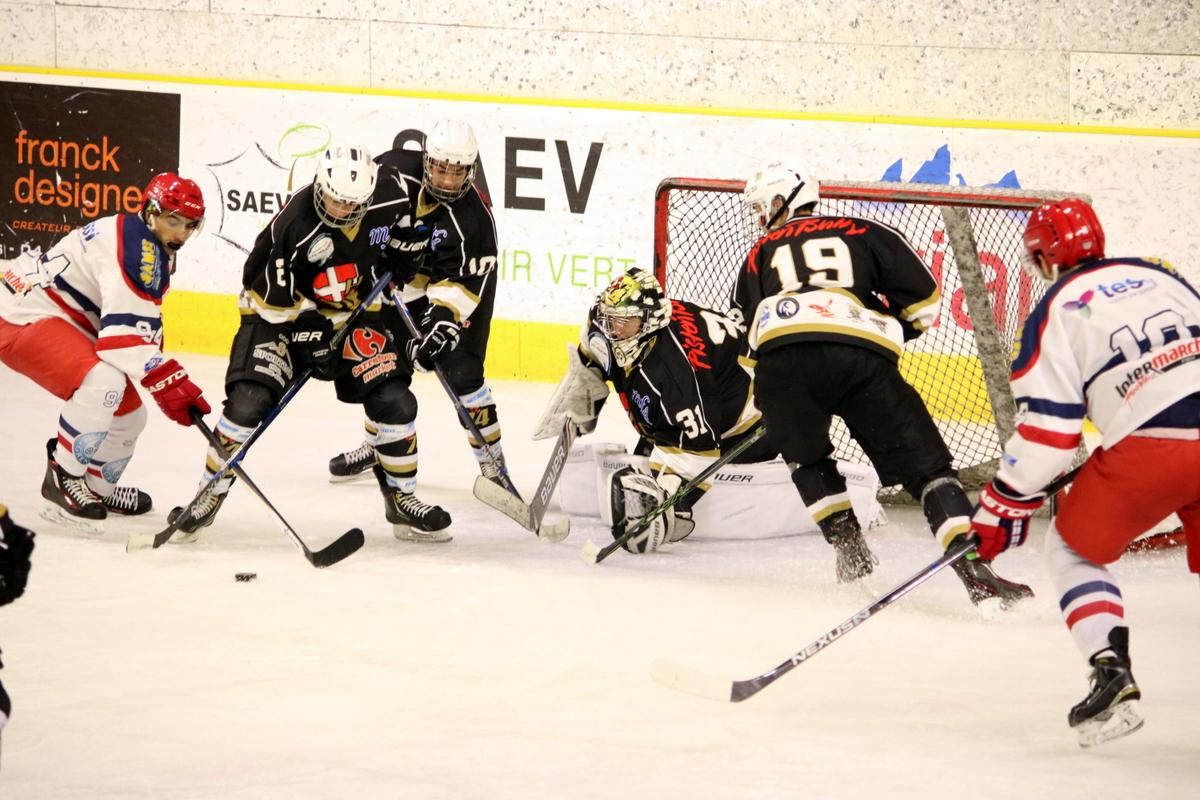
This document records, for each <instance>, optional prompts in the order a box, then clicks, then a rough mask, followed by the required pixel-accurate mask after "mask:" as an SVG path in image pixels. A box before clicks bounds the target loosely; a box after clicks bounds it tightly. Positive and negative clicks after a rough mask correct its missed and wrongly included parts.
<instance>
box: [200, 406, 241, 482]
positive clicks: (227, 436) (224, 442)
mask: <svg viewBox="0 0 1200 800" xmlns="http://www.w3.org/2000/svg"><path fill="white" fill-rule="evenodd" d="M253 430H254V426H252V425H251V426H247V425H238V424H237V423H236V422H233V421H231V420H230V419H229V417H227V416H225V415H224V414H222V415H221V419H220V420H218V421H217V429H216V431H215V432H216V434H217V438H218V439H220V440H221V450H217V448H215V447H213V446H212V445H209V448H208V450H207V451H206V452H205V454H204V477H203V478H201V480H200V483H201V485H204V484H205V483H207V482H208V481H210V480H212V479H213V476H215V475H216V474H217V473H218V472H220V471H221V468H222V467H223V466H224V465H225V459H226V458H228V457H229V454H230V453H232V452H233V451H234V450H236V449H237V448H238V446H239V445H240V444H241V443H242V442H244V441H246V440H247V439H249V438H250V434H251V432H253ZM232 485H233V475H232V474H229V475H226V476H225V477H224V478H221V480H219V481H217V483H216V485H214V486H213V494H225V493H226V492H228V491H229V487H230V486H232Z"/></svg>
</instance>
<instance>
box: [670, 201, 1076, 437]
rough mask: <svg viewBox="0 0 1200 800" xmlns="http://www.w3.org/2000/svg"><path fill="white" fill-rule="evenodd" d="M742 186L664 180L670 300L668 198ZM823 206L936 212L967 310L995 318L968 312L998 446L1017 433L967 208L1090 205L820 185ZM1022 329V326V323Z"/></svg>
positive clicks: (1006, 356) (1005, 355)
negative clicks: (843, 203) (898, 206)
mask: <svg viewBox="0 0 1200 800" xmlns="http://www.w3.org/2000/svg"><path fill="white" fill-rule="evenodd" d="M745 185H746V183H745V181H742V180H727V179H718V178H666V179H665V180H663V181H661V182H660V183H659V184H658V188H657V189H656V190H655V195H654V272H655V275H656V276H657V277H658V280H659V282H660V283H661V284H662V286H663V289H664V291H665V292H666V293H667V294H668V295H670V293H671V286H670V276H669V274H668V263H667V261H668V256H669V246H670V243H671V242H670V239H669V236H670V228H669V224H670V212H671V203H670V200H671V193H672V192H675V191H692V192H718V193H727V194H735V193H736V194H740V193H741V192H742V191H743V189H744V188H745ZM820 196H821V199H822V200H848V201H854V200H858V201H874V202H880V203H904V204H912V205H925V206H936V207H937V208H938V211H939V213H940V214H941V218H942V222H943V224H944V226H945V231H946V234H947V243H948V245H949V248H950V250H951V251H952V254H953V257H954V260H955V263H956V264H957V267H958V274H959V280H960V281H961V284H962V288H963V294H964V296H965V298H966V301H967V304H968V308H970V309H981V308H987V309H989V310H992V312H993V313H989V314H979V313H976V312H975V311H972V312H971V314H970V317H971V322H972V333H973V336H974V341H975V349H976V355H977V356H978V358H979V360H980V363H981V366H982V373H983V378H984V384H985V387H986V390H987V395H988V401H989V403H990V404H991V407H992V413H993V416H994V418H995V421H996V431H997V435H998V438H999V441H1000V442H1001V444H1003V443H1004V442H1005V441H1007V440H1008V438H1009V437H1010V436H1011V435H1012V434H1013V431H1014V430H1015V416H1016V404H1015V402H1014V399H1013V395H1012V389H1011V387H1010V385H1009V373H1010V353H1009V352H1007V351H1006V349H1005V346H1004V344H1003V341H1002V338H1001V336H1000V333H999V331H998V329H997V327H996V324H995V321H994V319H993V315H994V308H993V306H994V303H993V302H992V298H991V295H990V294H989V292H988V288H987V282H986V279H985V277H984V274H983V268H982V265H981V264H980V260H979V250H978V245H977V242H976V237H975V232H974V229H973V227H972V225H971V220H970V215H969V213H968V210H969V209H970V208H997V209H1009V210H1017V211H1032V210H1033V209H1035V208H1037V207H1038V206H1040V205H1041V204H1042V203H1045V202H1047V201H1051V200H1064V199H1067V198H1071V197H1076V198H1081V199H1083V200H1086V201H1088V202H1091V197H1090V196H1089V195H1087V194H1085V193H1082V192H1061V191H1034V190H1027V189H1006V188H1002V187H972V186H948V185H942V184H924V183H899V182H885V181H878V182H870V181H845V180H825V179H821V180H820ZM1021 322H1022V323H1023V322H1024V320H1021Z"/></svg>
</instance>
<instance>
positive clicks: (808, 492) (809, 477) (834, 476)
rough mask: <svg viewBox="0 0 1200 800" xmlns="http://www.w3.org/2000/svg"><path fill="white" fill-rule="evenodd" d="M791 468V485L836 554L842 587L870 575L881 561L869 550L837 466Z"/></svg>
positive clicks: (824, 463)
mask: <svg viewBox="0 0 1200 800" xmlns="http://www.w3.org/2000/svg"><path fill="white" fill-rule="evenodd" d="M790 466H792V483H794V484H796V489H797V490H798V491H799V492H800V498H801V499H802V500H803V501H804V505H805V507H806V508H807V509H808V513H809V514H811V515H812V518H813V521H814V522H816V523H817V526H818V527H819V528H820V529H821V535H823V536H824V537H825V541H827V542H829V543H830V544H832V545H833V547H834V550H835V551H836V552H837V565H836V567H835V572H836V574H837V579H838V581H839V582H840V583H848V582H850V581H856V580H858V579H859V578H864V577H866V576H867V575H870V574H871V572H872V570H873V569H874V568H875V565H876V564H878V563H879V559H878V558H876V557H875V554H874V553H872V552H871V549H870V548H869V547H867V541H866V539H864V538H863V533H862V527H861V526H860V525H859V524H858V518H857V517H856V516H855V515H854V508H853V507H852V506H851V505H850V493H849V492H848V491H847V490H846V478H845V477H844V476H843V475H842V473H840V472H838V468H837V463H835V462H834V461H833V460H832V459H829V458H825V459H822V460H821V461H818V462H817V463H816V464H810V465H808V466H803V467H800V466H795V465H790Z"/></svg>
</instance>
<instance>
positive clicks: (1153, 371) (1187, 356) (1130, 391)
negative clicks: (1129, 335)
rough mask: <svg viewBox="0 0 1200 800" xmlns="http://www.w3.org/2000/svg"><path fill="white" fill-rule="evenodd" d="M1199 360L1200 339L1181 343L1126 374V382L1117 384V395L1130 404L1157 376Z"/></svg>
mask: <svg viewBox="0 0 1200 800" xmlns="http://www.w3.org/2000/svg"><path fill="white" fill-rule="evenodd" d="M1198 358H1200V339H1188V340H1187V341H1186V342H1180V343H1179V344H1176V345H1174V346H1173V347H1170V348H1168V349H1167V350H1165V351H1163V352H1161V353H1159V354H1157V355H1156V356H1154V358H1152V359H1150V361H1149V362H1147V363H1144V364H1139V365H1138V366H1136V367H1134V368H1133V369H1131V370H1129V371H1128V372H1126V373H1125V378H1124V380H1122V381H1121V382H1120V383H1118V384H1117V394H1118V395H1120V396H1121V397H1122V398H1123V399H1124V400H1125V401H1126V402H1128V401H1129V400H1131V399H1132V398H1133V396H1134V395H1135V394H1137V393H1138V392H1139V391H1141V390H1142V388H1143V387H1145V386H1146V384H1148V383H1150V381H1152V380H1154V378H1156V377H1157V376H1159V375H1161V374H1163V373H1164V372H1170V371H1171V370H1173V369H1175V368H1176V367H1181V366H1183V365H1184V364H1187V363H1189V362H1192V361H1195V360H1196V359H1198Z"/></svg>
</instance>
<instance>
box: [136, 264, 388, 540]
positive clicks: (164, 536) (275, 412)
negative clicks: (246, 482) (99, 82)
mask: <svg viewBox="0 0 1200 800" xmlns="http://www.w3.org/2000/svg"><path fill="white" fill-rule="evenodd" d="M391 282H392V273H390V272H385V273H383V275H381V276H380V277H379V280H378V281H376V282H375V285H374V286H372V287H371V291H370V292H368V293H367V296H366V297H365V298H363V301H362V302H361V303H359V304H358V306H357V307H356V308H355V309H354V310H353V311H351V312H350V315H349V316H348V317H346V323H345V324H344V325H343V326H342V329H341V330H339V331H338V332H337V333H336V334H334V337H333V339H332V340H331V341H330V345H331V346H332V347H333V349H335V350H336V349H337V347H338V346H339V345H340V344H341V343H342V340H343V339H344V338H346V336H347V335H348V334H349V332H350V329H351V328H353V327H354V324H355V323H357V322H358V318H359V317H360V316H362V314H363V313H364V311H365V309H366V307H367V306H369V305H370V304H371V303H373V302H374V301H375V299H376V298H377V297H379V295H380V293H381V292H383V290H384V289H386V288H387V285H388V284H389V283H391ZM310 377H312V368H306V369H303V370H301V371H300V373H299V374H298V375H296V376H295V378H293V379H292V382H291V383H290V384H288V387H287V389H285V390H284V392H283V396H281V397H280V398H279V402H278V403H276V404H275V407H274V408H272V409H271V410H270V411H268V412H267V415H266V416H265V417H263V419H262V421H261V422H259V423H258V425H256V426H254V430H252V431H251V432H250V435H249V436H247V437H246V441H244V442H242V443H241V444H240V445H238V448H237V449H236V450H235V451H233V453H231V454H230V456H229V458H227V459H225V465H224V466H223V467H221V470H220V471H219V472H218V473H217V474H215V475H213V476H212V477H211V478H209V479H208V480H207V481H206V482H205V484H204V485H203V486H201V487H200V491H198V492H196V495H195V496H194V497H193V498H192V500H191V502H190V503H188V504H187V505H186V506H184V507H183V510H182V511H180V512H179V514H178V516H176V517H175V521H174V522H169V523H167V527H165V528H163V529H162V530H161V531H159V532H158V533H154V534H150V533H131V534H130V535H129V539H128V540H127V541H126V542H125V552H127V553H132V552H133V551H135V550H144V549H146V548H159V547H162V546H163V545H164V544H166V543H167V542H168V541H169V540H170V539H171V537H172V536H173V535H174V534H175V531H177V530H179V527H180V526H181V525H182V524H183V523H184V522H186V521H187V519H188V518H189V517H190V516H191V513H192V511H193V510H194V509H195V508H196V507H197V506H199V505H200V504H201V503H203V502H204V501H205V500H207V499H208V496H209V495H210V494H211V493H212V490H213V489H214V488H215V487H216V485H217V481H219V480H221V479H222V478H224V477H225V473H227V472H230V471H231V470H232V469H233V468H234V467H235V466H237V465H238V464H240V463H241V461H242V459H243V458H244V457H245V455H246V451H248V450H249V449H250V446H251V445H252V444H254V442H255V441H257V440H258V437H259V436H261V435H262V433H263V431H265V430H266V429H267V426H268V425H270V424H271V422H272V421H274V419H275V418H276V417H278V416H279V414H280V412H281V411H283V409H284V407H285V406H287V404H288V403H290V402H291V401H292V398H293V397H295V396H296V392H298V391H300V387H301V386H303V385H304V384H305V383H307V382H308V379H309V378H310Z"/></svg>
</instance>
